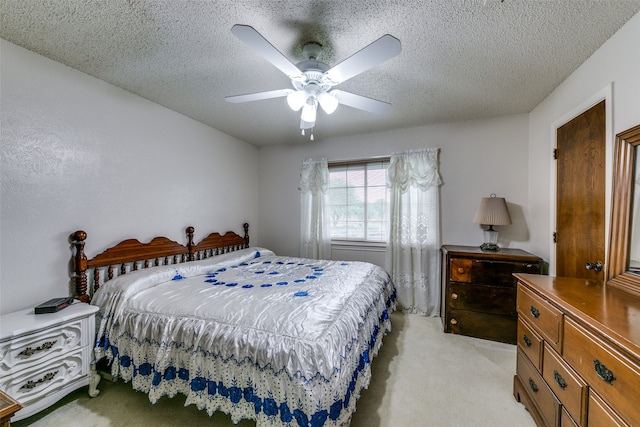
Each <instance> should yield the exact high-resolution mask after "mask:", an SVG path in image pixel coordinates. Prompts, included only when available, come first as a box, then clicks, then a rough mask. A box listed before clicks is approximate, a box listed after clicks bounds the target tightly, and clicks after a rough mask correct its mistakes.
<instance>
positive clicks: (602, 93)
mask: <svg viewBox="0 0 640 427" xmlns="http://www.w3.org/2000/svg"><path fill="white" fill-rule="evenodd" d="M603 100H604V101H605V104H604V110H605V144H606V147H605V172H604V173H605V207H604V210H605V230H604V238H605V245H604V251H605V254H604V255H605V260H606V259H608V256H609V243H608V242H609V227H610V225H611V182H612V176H611V171H612V170H613V169H612V167H613V141H614V135H613V82H612V83H609V84H608V85H607V86H605V87H603V88H602V89H600V90H599V91H597V92H596V93H594V94H593V95H591V96H590V97H589V98H587V99H586V100H584V101H583V102H581V103H580V104H578V105H577V106H576V107H574V108H573V109H572V110H571V111H569V112H567V113H565V114H563V115H562V117H560V118H559V119H556V120H555V121H554V122H552V123H551V128H550V132H551V137H550V138H549V140H550V141H551V150H550V153H551V155H550V159H549V161H550V162H551V167H550V168H549V169H550V171H551V182H550V183H549V185H550V191H549V195H550V196H549V197H550V200H549V207H550V209H549V224H550V225H551V227H550V230H549V231H550V233H551V235H549V246H550V247H549V258H550V259H549V275H550V276H555V274H556V244H555V243H554V242H553V233H554V232H555V231H556V227H557V221H556V199H557V196H558V188H557V178H558V173H557V164H556V162H557V161H556V160H555V159H554V158H553V150H555V149H556V148H557V147H558V141H557V130H558V128H560V127H562V126H563V125H565V124H566V123H568V122H570V121H571V120H573V119H574V118H576V117H577V116H579V115H580V114H582V113H584V112H585V111H587V110H588V109H589V108H591V107H593V106H594V105H596V104H598V103H599V102H601V101H603ZM607 267H608V266H607V265H606V264H605V266H604V274H605V276H604V277H606V273H607Z"/></svg>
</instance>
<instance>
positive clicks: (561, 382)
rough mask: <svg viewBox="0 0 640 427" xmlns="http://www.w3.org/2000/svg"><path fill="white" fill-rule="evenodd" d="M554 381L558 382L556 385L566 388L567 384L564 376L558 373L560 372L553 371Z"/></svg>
mask: <svg viewBox="0 0 640 427" xmlns="http://www.w3.org/2000/svg"><path fill="white" fill-rule="evenodd" d="M553 379H555V380H556V383H557V384H558V385H559V386H560V388H566V387H567V382H566V381H565V380H564V378H562V376H561V375H560V374H559V373H558V371H556V370H554V371H553Z"/></svg>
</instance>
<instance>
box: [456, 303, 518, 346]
mask: <svg viewBox="0 0 640 427" xmlns="http://www.w3.org/2000/svg"><path fill="white" fill-rule="evenodd" d="M446 321H447V322H449V329H450V331H451V332H453V333H454V334H462V335H469V336H472V337H476V338H483V339H486V340H493V341H501V342H506V343H509V344H515V337H516V330H517V319H516V318H515V317H510V316H500V315H497V314H489V313H482V312H479V311H469V310H455V309H450V310H448V312H447V319H446Z"/></svg>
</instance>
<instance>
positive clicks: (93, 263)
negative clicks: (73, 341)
mask: <svg viewBox="0 0 640 427" xmlns="http://www.w3.org/2000/svg"><path fill="white" fill-rule="evenodd" d="M243 228H244V237H240V236H239V235H238V234H236V233H234V232H232V231H228V232H227V233H225V235H224V236H221V235H220V234H219V233H211V234H209V235H208V236H207V237H205V238H204V239H203V240H202V241H201V242H200V243H198V244H197V245H196V244H194V242H193V235H194V232H195V229H194V228H193V227H191V226H189V227H187V228H186V235H187V245H186V246H184V245H181V244H180V243H177V242H175V241H173V240H170V239H168V238H166V237H155V238H153V239H152V240H151V241H150V242H148V243H141V242H140V241H138V240H136V239H128V240H124V241H122V242H120V243H118V244H117V245H115V246H112V247H110V248H108V249H106V250H105V251H103V252H102V253H100V254H98V255H96V256H95V257H93V258H91V259H87V257H86V255H85V253H84V245H85V240H86V238H87V233H86V232H84V231H82V230H78V231H76V232H75V233H73V234H72V236H71V240H72V244H73V246H74V247H75V254H74V270H75V277H74V281H75V292H76V298H78V299H79V300H81V301H83V302H89V300H90V299H91V295H92V294H93V292H95V291H96V290H97V289H98V287H99V286H100V283H99V282H100V268H102V267H105V268H106V269H107V274H106V276H107V277H105V280H110V279H112V278H113V277H114V275H117V272H118V271H119V272H120V274H126V272H127V265H131V271H134V270H137V268H138V263H141V264H142V265H143V266H144V268H147V267H148V266H149V260H153V265H154V266H158V265H168V264H169V263H170V262H171V260H172V262H173V264H176V263H179V262H180V263H182V262H186V261H193V260H195V259H196V258H197V259H200V254H201V253H206V251H212V250H215V251H216V252H215V254H218V253H225V252H230V251H234V250H237V249H242V248H246V247H249V224H247V223H245V224H243ZM215 254H213V255H215ZM205 257H206V255H205ZM114 266H116V267H117V266H119V267H120V268H119V269H115V270H114ZM89 269H93V278H94V286H93V289H92V290H91V291H90V292H88V285H87V270H89Z"/></svg>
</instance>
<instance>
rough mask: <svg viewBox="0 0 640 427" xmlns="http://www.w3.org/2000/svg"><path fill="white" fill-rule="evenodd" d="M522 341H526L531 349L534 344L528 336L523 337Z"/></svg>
mask: <svg viewBox="0 0 640 427" xmlns="http://www.w3.org/2000/svg"><path fill="white" fill-rule="evenodd" d="M522 341H524V343H525V344H526V346H527V347H531V344H533V343H532V342H531V339H530V338H529V337H528V336H527V334H524V335H522Z"/></svg>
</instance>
